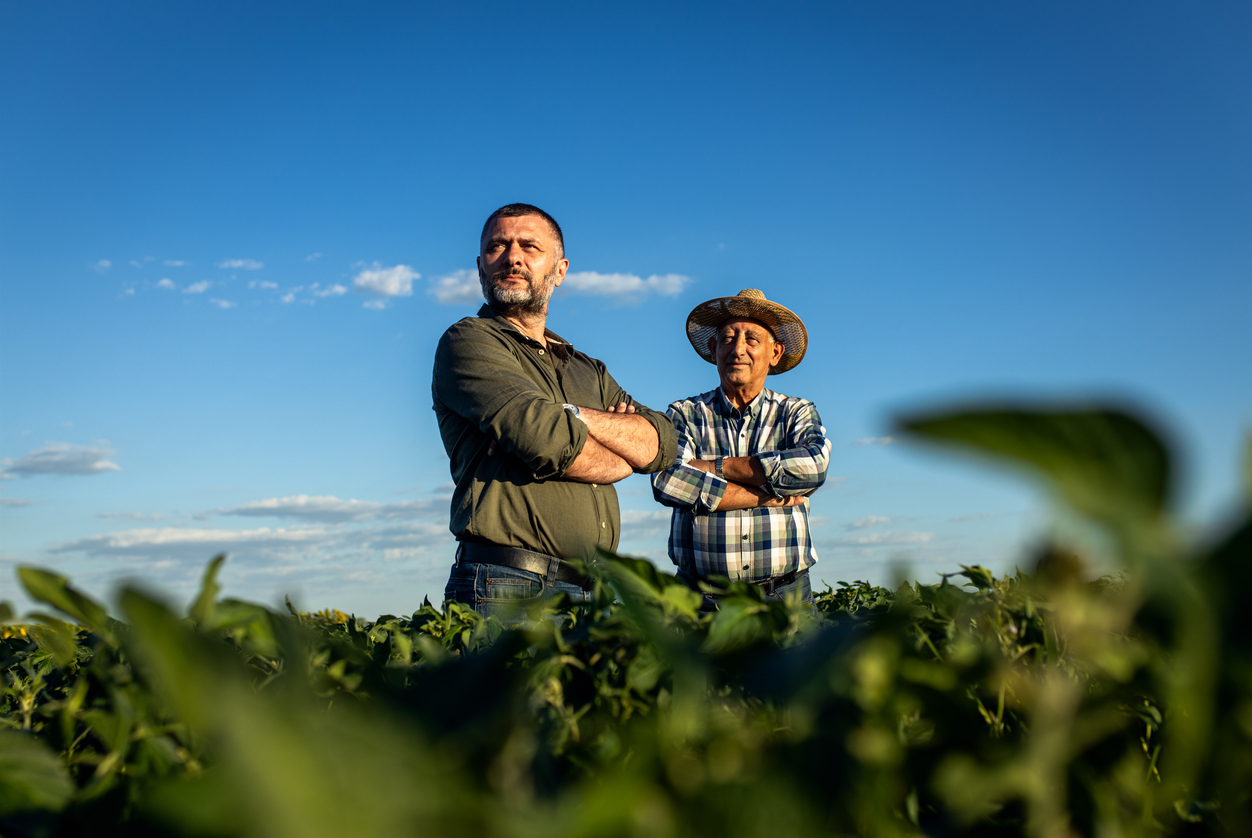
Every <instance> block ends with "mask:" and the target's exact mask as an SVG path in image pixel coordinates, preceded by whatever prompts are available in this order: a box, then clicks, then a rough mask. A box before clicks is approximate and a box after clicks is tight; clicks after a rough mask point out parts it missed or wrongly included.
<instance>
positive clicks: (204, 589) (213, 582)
mask: <svg viewBox="0 0 1252 838" xmlns="http://www.w3.org/2000/svg"><path fill="white" fill-rule="evenodd" d="M224 561H226V554H225V553H218V554H217V555H216V556H214V557H213V559H212V560H211V561H210V562H209V565H208V567H206V568H205V569H204V579H203V581H201V583H200V595H199V596H197V597H196V601H195V602H193V603H192V604H191V608H189V609H187V616H188V617H190V618H191V619H193V620H195V621H196V623H197V624H199V625H201V626H203V625H206V624H208V623H211V622H213V609H214V605H215V604H216V603H217V595H218V594H219V593H221V591H222V586H221V585H219V584H217V572H218V570H219V569H220V568H221V566H222V562H224Z"/></svg>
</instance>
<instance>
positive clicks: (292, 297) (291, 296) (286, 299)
mask: <svg viewBox="0 0 1252 838" xmlns="http://www.w3.org/2000/svg"><path fill="white" fill-rule="evenodd" d="M278 300H279V302H283V303H294V302H295V301H296V292H295V291H288V292H287V293H286V294H283V295H282V296H281V297H279V298H278Z"/></svg>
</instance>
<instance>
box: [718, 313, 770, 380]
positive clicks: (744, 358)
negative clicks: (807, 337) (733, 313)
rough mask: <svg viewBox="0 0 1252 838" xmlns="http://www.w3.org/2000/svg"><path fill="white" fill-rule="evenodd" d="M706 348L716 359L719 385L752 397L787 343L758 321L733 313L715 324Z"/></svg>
mask: <svg viewBox="0 0 1252 838" xmlns="http://www.w3.org/2000/svg"><path fill="white" fill-rule="evenodd" d="M709 350H710V351H711V352H712V353H713V360H714V361H716V362H717V373H718V375H719V376H721V379H722V389H723V390H724V391H726V392H727V393H731V392H733V393H736V394H739V395H743V396H746V397H747V398H755V397H756V394H757V393H759V392H761V389H762V388H763V387H764V386H765V376H767V375H769V368H770V367H771V366H773V365H774V364H777V363H778V362H779V361H780V360H782V356H783V352H784V351H786V347H784V346H783V345H782V344H781V343H779V342H778V341H776V340H774V335H773V334H772V333H771V332H770V330H769V329H767V328H766V327H765V326H764V325H763V324H762V323H760V321H757V320H750V319H748V318H746V317H735V318H732V319H730V320H727V321H726V322H725V323H723V324H722V325H721V326H719V327H718V329H717V337H712V338H709Z"/></svg>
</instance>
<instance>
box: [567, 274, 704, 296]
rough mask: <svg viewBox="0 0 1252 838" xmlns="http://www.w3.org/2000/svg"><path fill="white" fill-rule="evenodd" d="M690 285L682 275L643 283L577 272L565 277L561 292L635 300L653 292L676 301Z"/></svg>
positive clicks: (632, 278)
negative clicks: (673, 298)
mask: <svg viewBox="0 0 1252 838" xmlns="http://www.w3.org/2000/svg"><path fill="white" fill-rule="evenodd" d="M690 284H691V277H689V276H683V275H682V274H653V275H652V276H650V277H648V278H647V279H643V278H641V277H639V276H636V275H635V274H602V273H596V272H595V271H579V272H576V273H571V274H566V275H565V282H564V283H563V284H562V285H561V287H560V289H559V290H560V291H562V292H565V293H567V294H594V295H598V296H609V297H626V298H638V297H644V296H647V295H648V294H651V293H653V292H655V293H657V294H660V295H661V296H663V297H675V296H677V295H678V294H680V293H681V292H682V290H683V289H684V288H686V287H687V286H688V285H690Z"/></svg>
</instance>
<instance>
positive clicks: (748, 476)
mask: <svg viewBox="0 0 1252 838" xmlns="http://www.w3.org/2000/svg"><path fill="white" fill-rule="evenodd" d="M688 465H691V466H695V467H696V468H698V469H701V470H703V471H707V472H708V473H709V474H716V473H717V461H716V460H691V461H690V462H689V463H688ZM722 478H723V479H724V480H729V481H731V482H732V483H743V484H745V485H748V486H760V485H761V484H762V483H764V482H765V469H763V468H761V461H760V460H758V459H757V458H756V457H723V458H722Z"/></svg>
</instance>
